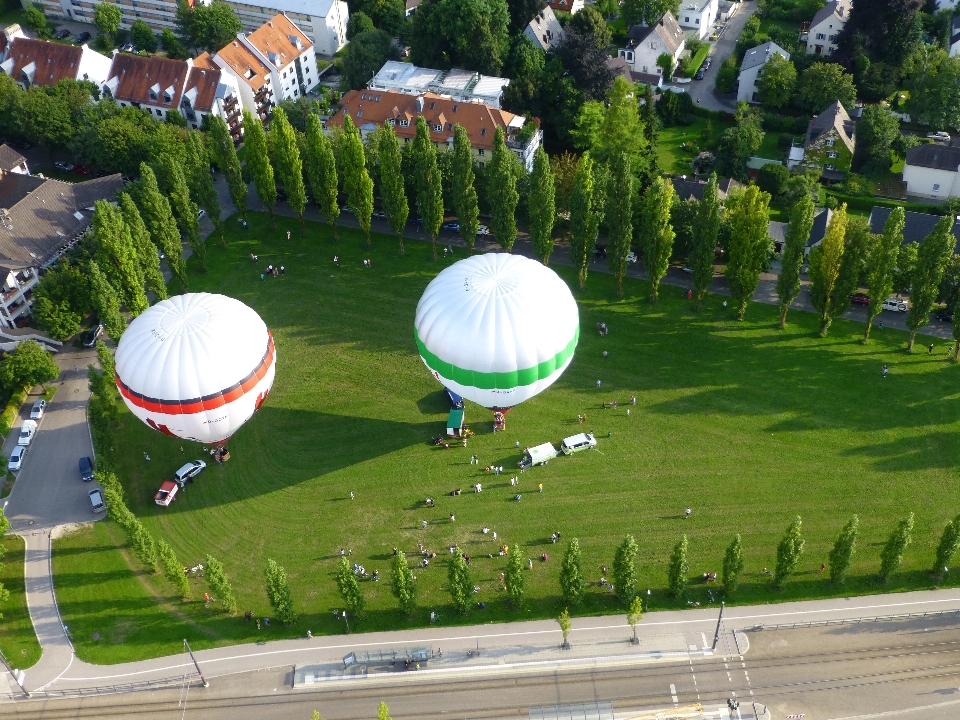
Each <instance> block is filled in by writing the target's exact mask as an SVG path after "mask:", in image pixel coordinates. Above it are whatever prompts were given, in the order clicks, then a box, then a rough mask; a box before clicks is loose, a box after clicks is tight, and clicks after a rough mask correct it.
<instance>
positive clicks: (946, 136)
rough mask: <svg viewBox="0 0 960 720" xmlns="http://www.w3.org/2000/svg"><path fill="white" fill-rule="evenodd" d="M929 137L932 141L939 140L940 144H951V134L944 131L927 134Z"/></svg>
mask: <svg viewBox="0 0 960 720" xmlns="http://www.w3.org/2000/svg"><path fill="white" fill-rule="evenodd" d="M927 137H928V138H930V139H931V140H938V141H940V142H950V133H946V132H943V130H938V131H937V132H932V133H927Z"/></svg>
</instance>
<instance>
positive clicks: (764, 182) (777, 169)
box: [757, 55, 790, 197]
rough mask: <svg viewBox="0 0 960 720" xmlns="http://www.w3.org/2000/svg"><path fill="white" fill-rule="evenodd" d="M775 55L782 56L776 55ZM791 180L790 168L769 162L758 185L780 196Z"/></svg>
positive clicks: (760, 176)
mask: <svg viewBox="0 0 960 720" xmlns="http://www.w3.org/2000/svg"><path fill="white" fill-rule="evenodd" d="M774 57H780V56H779V55H775V56H774ZM789 181H790V170H789V169H788V168H787V166H786V165H781V164H780V163H767V164H766V165H764V166H763V167H762V168H760V171H759V172H758V173H757V185H758V186H759V188H760V189H761V190H763V191H764V192H768V193H770V195H771V196H772V197H779V196H780V195H783V194H784V193H785V192H786V191H787V183H788V182H789Z"/></svg>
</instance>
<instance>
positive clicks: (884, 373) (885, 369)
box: [147, 365, 890, 460]
mask: <svg viewBox="0 0 960 720" xmlns="http://www.w3.org/2000/svg"><path fill="white" fill-rule="evenodd" d="M888 372H890V368H888V367H887V366H886V365H884V366H883V376H884V377H886V376H887V373H888ZM149 459H150V458H147V460H149Z"/></svg>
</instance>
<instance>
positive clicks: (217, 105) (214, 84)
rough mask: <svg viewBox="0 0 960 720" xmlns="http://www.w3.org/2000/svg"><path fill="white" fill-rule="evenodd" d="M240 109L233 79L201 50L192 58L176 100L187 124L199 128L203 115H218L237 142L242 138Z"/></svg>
mask: <svg viewBox="0 0 960 720" xmlns="http://www.w3.org/2000/svg"><path fill="white" fill-rule="evenodd" d="M240 110H241V107H240V86H239V84H238V83H237V79H236V78H235V77H233V75H231V74H230V73H227V72H224V71H222V70H221V69H220V68H219V67H218V66H217V64H216V63H215V62H214V61H213V58H212V57H210V53H201V54H200V55H198V56H197V57H196V58H194V59H193V67H192V68H190V74H189V75H187V84H186V86H185V87H184V91H183V96H182V98H181V99H180V113H181V114H182V115H183V116H184V117H185V118H186V119H187V124H188V125H189V126H190V127H191V128H193V129H194V130H198V129H200V128H202V127H203V120H204V118H205V117H206V116H207V115H211V114H213V115H219V116H220V117H221V118H223V121H224V122H225V123H226V124H227V128H228V129H229V130H230V135H231V137H232V138H233V141H234V143H237V144H239V143H240V141H241V140H242V138H243V117H242V114H241V112H240Z"/></svg>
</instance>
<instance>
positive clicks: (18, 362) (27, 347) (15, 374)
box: [0, 340, 60, 392]
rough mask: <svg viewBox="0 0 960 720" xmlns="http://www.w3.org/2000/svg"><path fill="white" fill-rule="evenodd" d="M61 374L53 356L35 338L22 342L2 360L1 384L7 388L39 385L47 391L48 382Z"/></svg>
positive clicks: (0, 368) (0, 364) (13, 388)
mask: <svg viewBox="0 0 960 720" xmlns="http://www.w3.org/2000/svg"><path fill="white" fill-rule="evenodd" d="M59 375H60V368H59V367H58V366H57V363H56V362H55V361H54V359H53V356H52V355H51V354H50V353H48V352H47V351H46V350H44V348H43V346H42V345H41V344H40V343H38V342H36V341H35V340H24V341H22V342H20V343H19V344H18V345H17V346H16V347H15V348H14V349H13V351H12V352H8V353H6V354H5V355H4V356H3V360H0V385H2V386H3V387H4V388H6V389H7V390H14V391H15V390H16V389H17V388H21V387H26V388H32V387H33V386H34V385H39V386H40V387H41V388H43V391H44V392H46V390H47V388H46V383H48V382H50V381H51V380H56V378H57V377H58V376H59Z"/></svg>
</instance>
